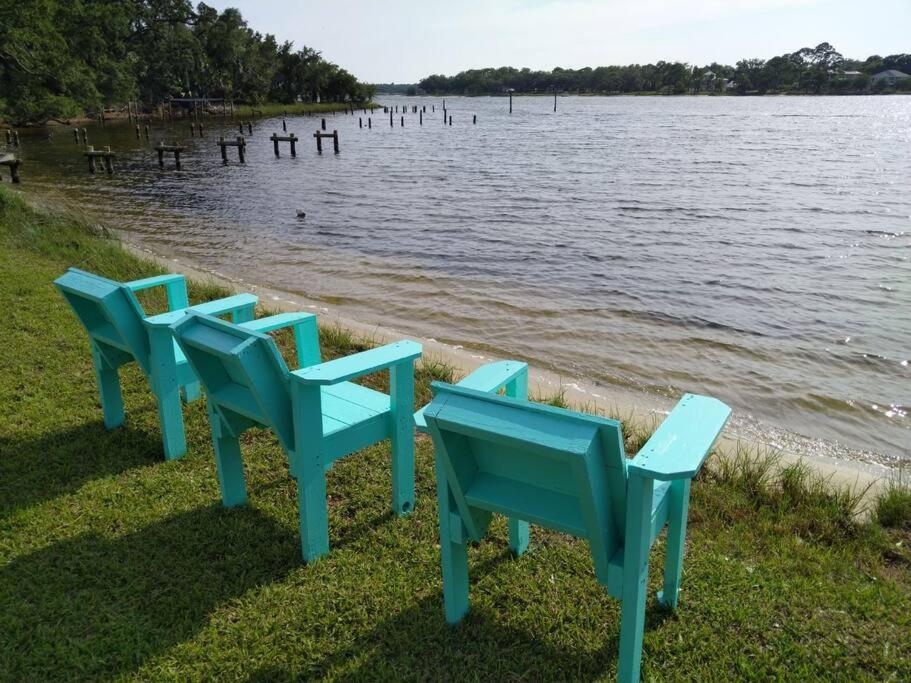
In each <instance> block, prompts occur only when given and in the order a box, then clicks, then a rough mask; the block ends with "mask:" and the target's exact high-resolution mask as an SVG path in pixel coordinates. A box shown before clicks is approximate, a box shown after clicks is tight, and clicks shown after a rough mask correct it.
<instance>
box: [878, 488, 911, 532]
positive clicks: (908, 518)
mask: <svg viewBox="0 0 911 683" xmlns="http://www.w3.org/2000/svg"><path fill="white" fill-rule="evenodd" d="M875 513H876V519H877V520H878V521H879V523H880V524H882V525H883V526H884V527H889V528H895V529H905V530H909V531H911V486H909V485H908V484H906V483H904V482H902V481H901V480H892V481H890V482H889V483H888V484H887V485H886V488H885V491H883V492H882V494H881V495H880V496H879V498H878V499H877V500H876V505H875Z"/></svg>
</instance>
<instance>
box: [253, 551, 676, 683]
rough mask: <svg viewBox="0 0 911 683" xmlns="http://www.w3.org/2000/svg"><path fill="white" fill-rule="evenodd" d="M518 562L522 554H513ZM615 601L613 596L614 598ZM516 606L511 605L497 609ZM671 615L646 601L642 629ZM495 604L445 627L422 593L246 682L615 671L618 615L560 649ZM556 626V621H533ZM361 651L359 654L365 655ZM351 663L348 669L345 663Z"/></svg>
mask: <svg viewBox="0 0 911 683" xmlns="http://www.w3.org/2000/svg"><path fill="white" fill-rule="evenodd" d="M504 561H514V557H513V556H512V554H511V553H510V552H509V551H505V552H503V553H501V554H499V555H497V556H495V557H493V558H490V559H489V560H487V561H486V562H483V563H480V564H474V563H473V564H472V565H471V569H470V574H471V575H472V576H473V577H475V578H480V577H482V576H484V575H485V574H488V573H491V572H494V571H495V569H496V566H497V565H499V564H500V563H501V562H504ZM518 561H524V560H518ZM617 604H618V605H619V604H620V603H619V602H618V603H617ZM506 609H518V607H517V606H516V605H513V606H512V607H504V610H506ZM672 614H673V613H672V612H670V611H668V610H666V609H664V608H662V607H661V606H660V605H658V604H657V602H655V601H654V600H650V601H649V603H648V607H647V610H646V623H645V631H646V633H648V631H649V630H650V629H653V628H658V627H659V626H660V625H661V624H662V623H663V622H664V621H666V620H667V619H668V618H670V617H671V615H672ZM505 616H506V615H504V614H503V613H502V611H500V610H496V609H490V608H485V607H475V606H473V607H472V609H471V610H470V611H469V613H468V615H467V616H466V617H465V619H464V620H463V621H462V623H460V624H458V625H455V626H451V625H449V624H447V623H446V621H445V619H444V616H443V596H442V593H436V594H433V595H430V596H428V597H426V598H424V599H422V600H420V601H419V602H417V603H416V604H413V605H410V606H408V607H407V608H405V609H403V610H401V611H399V612H396V613H394V614H392V615H390V617H389V618H388V619H385V620H383V621H380V622H378V623H377V624H375V625H374V626H373V628H372V629H371V630H370V631H368V632H366V633H364V634H362V635H361V636H360V637H358V638H357V639H356V640H355V641H354V642H353V643H352V644H351V645H350V646H348V647H345V648H343V649H340V650H338V651H335V652H332V653H331V654H329V655H328V656H327V657H326V658H325V659H323V660H322V661H321V662H319V663H317V664H316V665H315V666H314V667H312V668H311V669H309V670H308V671H306V672H291V671H288V670H286V669H284V668H282V667H281V666H272V665H266V666H264V667H261V668H259V669H257V670H255V671H253V672H252V673H251V674H250V675H249V676H248V678H247V681H249V683H265V682H266V681H287V680H310V679H314V678H320V677H325V676H327V675H329V674H330V673H331V674H332V678H335V679H340V680H363V681H373V680H420V681H423V680H473V681H474V680H514V679H521V680H535V681H541V680H560V681H563V680H569V679H571V680H594V679H600V678H603V677H605V676H610V675H615V673H616V666H617V661H618V648H619V644H620V622H619V619H616V620H614V621H608V622H606V623H604V624H603V639H601V640H600V641H599V642H597V643H596V645H595V646H594V647H592V646H591V645H590V644H584V643H580V644H579V645H578V646H577V647H572V648H565V647H561V646H558V645H557V644H556V643H552V642H549V641H548V640H547V638H546V637H542V635H541V634H540V633H533V632H531V631H529V630H526V629H522V628H517V627H514V626H510V625H506V624H505V623H504V621H505V618H504V617H505ZM540 628H541V629H542V630H557V629H559V628H560V624H559V622H557V621H555V622H554V623H553V624H551V625H549V626H548V625H546V624H540ZM365 655H366V656H365ZM352 661H358V664H357V665H356V667H354V668H353V669H352V668H349V666H348V663H349V662H352Z"/></svg>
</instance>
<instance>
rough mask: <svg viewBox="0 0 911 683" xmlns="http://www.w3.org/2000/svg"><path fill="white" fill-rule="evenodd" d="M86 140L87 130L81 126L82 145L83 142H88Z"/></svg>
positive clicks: (87, 139) (87, 138) (87, 137)
mask: <svg viewBox="0 0 911 683" xmlns="http://www.w3.org/2000/svg"><path fill="white" fill-rule="evenodd" d="M88 141H89V132H88V131H87V130H86V129H85V128H83V129H82V144H83V145H84V144H86V143H88Z"/></svg>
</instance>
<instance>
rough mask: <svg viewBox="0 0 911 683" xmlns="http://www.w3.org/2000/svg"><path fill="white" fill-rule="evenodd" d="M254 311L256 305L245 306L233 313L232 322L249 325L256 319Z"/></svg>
mask: <svg viewBox="0 0 911 683" xmlns="http://www.w3.org/2000/svg"><path fill="white" fill-rule="evenodd" d="M253 309H254V304H250V305H249V306H243V307H241V308H238V309H236V310H235V311H234V312H232V313H231V320H232V321H233V322H234V323H248V322H250V321H251V320H253V317H254V312H253Z"/></svg>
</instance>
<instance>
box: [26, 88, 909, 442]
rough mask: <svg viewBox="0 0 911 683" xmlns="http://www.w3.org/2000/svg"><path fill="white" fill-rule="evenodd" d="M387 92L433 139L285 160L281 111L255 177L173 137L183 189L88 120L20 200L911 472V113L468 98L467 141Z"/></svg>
mask: <svg viewBox="0 0 911 683" xmlns="http://www.w3.org/2000/svg"><path fill="white" fill-rule="evenodd" d="M383 101H384V103H386V104H391V105H393V106H395V105H399V106H401V105H403V104H409V105H410V104H418V105H421V106H424V105H426V106H427V113H426V114H425V115H424V125H423V126H419V125H418V115H417V114H412V113H408V114H405V115H404V116H405V127H404V128H402V127H400V125H399V121H400V117H401V116H402V114H400V113H399V114H394V123H395V126H394V127H390V125H389V118H388V116H385V117H384V115H383V114H382V113H381V112H382V110H380V113H375V114H373V116H372V119H373V128H372V129H367V119H366V116H365V115H363V114H361V113H359V114H357V115H355V116H353V117H352V116H345V115H342V114H339V115H336V116H331V115H330V116H328V117H327V118H328V121H327V123H328V128H329V130H332V129H338V131H339V135H340V144H341V154H340V155H338V156H336V155H334V154H332V153H331V149H332V148H331V144H329V145H328V146H326V147H325V148H326V149H328V153H325V152H324V154H323V155H322V156H321V157H320V156H317V155H316V152H315V144H314V141H313V139H312V137H311V135H312V132H313V131H314V130H315V129H316V128H317V126H318V121H319V120H318V118H315V117H314V118H307V117H301V118H292V119H289V120H288V130H289V131H293V132H295V133H296V134H297V135H298V136H300V137H301V138H302V141H301V142H300V143H299V146H298V156H297V158H295V159H292V158H290V157H289V155H288V151H287V145H286V144H283V150H282V158H280V159H276V158H275V157H274V155H273V152H272V145H271V143H270V142H269V141H268V139H267V138H268V136H269V135H270V134H271V133H273V132H279V133H280V132H281V121H280V120H279V119H271V120H269V119H267V120H263V121H259V122H257V124H256V126H255V128H254V132H253V135H252V136H251V139H250V142H249V146H248V149H247V164H246V166H239V165H237V163H236V161H235V159H236V153H235V151H234V150H230V152H231V159H232V162H231V164H230V165H228V166H222V164H221V162H220V155H219V151H218V148H217V147H216V146H215V144H214V140H215V138H216V137H217V135H219V134H227V135H230V136H232V137H233V136H235V135H237V131H236V128H235V129H231V128H230V127H223V126H222V125H220V124H219V123H218V122H217V121H215V120H212V121H208V122H207V129H206V134H205V137H204V138H203V139H202V140H200V139H198V138H190V137H189V129H188V126H187V125H186V123H176V124H173V125H168V124H166V123H161V122H153V124H152V128H153V131H152V140H153V142H154V141H156V140H158V139H164V140H166V141H169V142H170V141H174V140H182V141H183V143H185V144H186V145H188V147H189V149H188V150H187V152H186V153H185V154H184V159H183V167H184V170H183V171H182V172H181V173H176V172H174V171H173V170H170V168H171V166H172V162H170V161H168V162H167V165H168V170H166V171H164V172H160V171H159V170H158V167H157V159H156V157H155V153H154V152H152V151H151V150H150V145H149V144H148V143H146V142H145V141H137V140H135V137H134V135H133V132H132V129H131V128H130V127H128V126H127V125H125V124H124V125H120V126H114V125H110V124H109V125H108V127H107V129H105V130H103V131H102V130H101V129H90V132H89V135H90V140H89V141H90V142H91V143H93V144H95V145H96V146H100V145H104V144H110V145H111V146H112V147H113V148H114V149H115V150H116V151H117V152H118V154H119V157H118V160H117V174H116V175H115V176H114V177H113V178H108V177H105V176H104V175H102V174H99V176H97V177H94V178H93V177H90V176H89V175H88V173H87V163H86V161H85V159H84V158H82V157H81V156H80V151H81V149H80V148H79V147H77V146H76V145H75V144H74V142H73V138H72V131H71V130H69V129H63V130H62V131H61V130H60V129H58V131H57V133H56V135H55V137H54V139H53V140H52V141H50V142H48V141H45V140H44V139H43V137H42V136H43V133H38V132H36V133H34V134H30V135H29V136H25V135H23V148H22V153H23V156H24V157H25V160H26V165H25V166H23V177H24V182H25V184H24V186H23V187H24V188H25V189H27V190H29V191H35V192H39V193H42V192H43V193H52V194H57V195H60V194H62V195H63V196H65V198H66V200H67V202H68V203H69V204H71V205H76V206H79V207H82V208H85V209H88V210H90V211H92V212H94V213H96V214H98V215H99V216H100V217H101V218H103V219H105V220H107V221H108V222H110V223H111V224H113V225H115V226H119V227H120V228H121V229H123V230H126V231H127V232H128V233H130V234H132V235H133V236H134V237H135V238H137V239H139V240H141V241H142V242H144V243H146V244H148V245H149V246H150V247H151V248H153V249H155V250H157V251H159V252H161V253H165V254H171V255H174V256H181V257H183V258H187V259H189V260H192V261H195V262H197V263H200V264H202V265H204V266H206V267H209V268H211V269H214V270H217V271H220V272H223V273H226V274H230V275H233V276H237V277H241V278H244V279H246V280H248V281H254V282H259V283H262V284H265V285H269V286H272V287H275V288H278V289H284V290H288V291H292V292H296V293H299V294H301V295H303V296H306V297H308V298H311V299H317V300H322V301H325V302H328V303H331V304H332V305H334V306H337V307H339V308H340V309H341V310H342V311H343V312H344V313H345V314H347V315H350V316H351V317H354V318H357V319H361V320H364V321H366V322H376V323H379V324H383V325H389V326H394V327H396V328H398V329H400V330H404V331H406V332H409V331H410V332H412V333H414V334H422V335H426V336H432V337H435V338H437V339H439V340H441V341H448V342H451V343H454V344H464V345H466V346H476V347H480V348H483V349H487V350H489V351H492V352H494V353H497V354H499V355H502V356H508V357H521V358H525V359H528V360H530V361H532V362H533V363H535V364H537V365H540V366H544V367H549V368H552V369H555V370H557V371H559V372H561V373H563V374H564V375H565V376H566V377H567V378H574V379H575V378H581V379H584V380H587V381H589V382H592V383H594V384H596V385H603V386H607V387H610V386H622V387H624V388H627V389H629V388H635V389H637V390H642V391H645V392H652V393H660V394H663V395H669V396H675V395H678V394H679V393H680V392H681V391H693V392H700V393H707V394H711V395H714V396H718V397H719V398H721V399H723V400H725V401H726V402H728V403H730V404H731V405H732V406H734V407H735V408H736V409H737V412H738V413H739V414H740V415H746V416H751V417H752V418H753V419H754V420H755V421H756V423H755V424H756V427H755V428H756V429H758V430H759V431H769V432H770V433H771V430H772V428H773V427H776V428H783V429H786V430H788V431H790V432H792V433H794V434H797V435H803V436H806V437H809V438H810V439H814V440H823V441H824V442H826V443H830V444H831V443H834V442H837V443H838V444H841V445H843V446H847V447H850V448H856V449H862V450H873V451H876V452H878V453H881V454H885V455H887V456H891V457H895V458H903V457H909V451H911V431H909V429H911V426H909V423H911V418H909V417H908V415H907V412H908V406H911V382H909V379H911V367H909V359H911V348H909V346H911V344H909V340H911V320H909V311H911V261H909V256H911V194H909V192H908V184H907V179H908V177H909V174H911V97H897V96H896V97H878V98H877V97H870V98H867V97H844V98H822V97H817V98H809V97H767V98H734V97H728V98H709V97H700V98H662V97H654V98H651V97H635V98H597V97H591V98H577V97H565V98H560V100H559V103H558V109H559V111H558V113H556V114H554V113H553V111H552V108H553V100H552V99H551V98H547V97H541V98H515V100H514V103H515V105H514V106H515V111H514V113H513V115H512V116H510V115H509V114H508V109H507V107H508V103H507V100H506V99H504V98H466V99H462V98H447V104H448V107H449V113H450V114H451V115H452V117H453V123H452V126H448V125H445V126H444V125H443V114H442V108H441V106H440V105H441V101H440V100H439V99H432V100H431V99H429V98H428V99H421V98H412V99H408V98H397V97H387V98H383ZM432 104H435V105H436V112H433V113H432V112H431V105H432ZM473 114H477V116H478V124H477V125H472V122H471V117H472V115H473ZM359 117H363V119H364V128H363V129H359V128H358V118H359ZM298 209H302V210H304V211H306V214H307V215H306V219H304V220H301V219H298V218H297V216H296V213H297V210H298ZM605 393H606V392H605Z"/></svg>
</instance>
